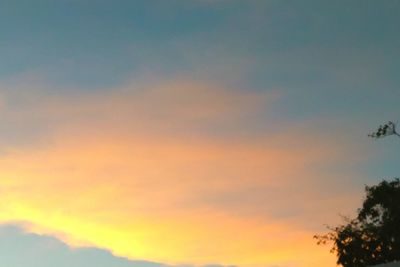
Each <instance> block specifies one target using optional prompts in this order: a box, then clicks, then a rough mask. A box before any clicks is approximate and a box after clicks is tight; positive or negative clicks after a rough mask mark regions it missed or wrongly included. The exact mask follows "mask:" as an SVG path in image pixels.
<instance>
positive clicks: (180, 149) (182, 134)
mask: <svg viewBox="0 0 400 267" xmlns="http://www.w3.org/2000/svg"><path fill="white" fill-rule="evenodd" d="M23 86H28V87H29V86H32V85H23ZM28 87H25V88H28ZM38 87H39V86H38ZM22 88H24V87H22ZM4 91H6V90H4ZM26 91H27V90H26ZM29 91H30V92H32V90H29ZM15 92H16V90H13V93H12V92H11V90H9V93H6V94H5V96H4V99H5V100H4V105H3V110H2V117H3V119H4V121H6V122H7V123H9V124H10V125H11V124H12V123H15V124H17V125H11V127H17V129H20V130H21V131H23V133H24V134H23V135H21V137H20V138H23V136H24V135H27V136H28V135H29V134H30V132H31V131H33V132H34V131H35V128H36V127H38V126H37V125H40V127H39V128H41V129H43V125H46V127H45V128H44V129H46V130H45V131H42V132H39V133H37V139H31V141H30V142H32V143H33V144H35V145H27V144H25V145H18V146H16V145H12V143H11V145H5V147H4V153H3V155H2V157H1V158H0V168H1V169H2V172H1V174H0V190H1V196H0V199H1V202H2V203H3V204H2V205H1V207H0V210H1V215H0V220H1V221H2V222H4V223H9V222H21V223H23V225H25V228H26V229H27V230H29V231H32V232H35V233H42V234H43V233H45V234H53V235H55V236H57V237H59V238H61V239H62V240H64V241H65V242H67V243H68V244H70V245H72V246H96V247H100V248H105V249H108V250H110V251H112V252H113V253H114V254H116V255H119V256H124V257H128V258H130V259H145V260H150V261H156V262H165V263H169V264H180V263H185V262H186V263H190V264H203V265H204V264H207V263H212V262H216V263H220V264H236V265H240V266H265V264H266V263H267V264H278V265H279V264H280V263H282V262H294V263H293V264H291V266H313V264H314V263H316V262H318V264H320V263H322V262H324V263H326V266H328V265H329V263H331V262H332V258H331V256H330V255H329V254H328V253H322V252H321V248H319V247H316V246H315V244H314V242H313V240H312V234H313V232H312V231H314V230H315V229H319V227H318V226H317V225H322V224H323V223H324V222H325V221H322V218H323V216H324V215H327V214H329V213H332V210H333V209H337V208H338V207H340V206H342V205H344V203H346V202H347V201H348V200H349V198H346V197H343V195H338V196H336V197H335V196H334V194H335V193H338V192H340V191H341V190H342V189H340V188H339V185H338V184H335V183H334V182H332V181H330V182H329V181H326V180H325V179H330V178H331V176H329V175H328V176H326V175H325V176H322V175H321V173H322V172H324V170H326V168H329V167H331V166H333V165H335V164H338V163H341V164H346V162H349V161H352V154H351V153H350V154H348V155H345V154H346V153H348V152H349V151H350V149H351V148H350V147H349V148H346V149H344V148H343V147H338V146H337V145H336V144H335V143H334V142H333V138H332V137H328V136H326V137H325V138H322V136H321V135H322V134H326V133H321V132H320V131H319V130H318V129H317V128H315V127H312V126H311V129H306V128H307V127H296V126H295V125H291V130H288V129H289V128H290V127H289V126H288V125H285V123H282V122H279V121H275V120H274V118H273V117H272V116H271V117H269V116H268V112H269V111H273V109H274V107H275V106H276V105H277V104H278V103H279V97H278V96H277V95H276V94H275V93H259V92H252V91H240V90H237V89H235V88H230V87H225V86H221V85H217V84H208V83H201V82H195V81H180V80H176V81H160V82H151V83H128V84H127V85H125V86H121V87H119V88H110V90H105V91H103V92H102V93H99V92H97V93H96V94H92V93H90V92H86V93H82V92H79V93H77V92H72V93H68V92H65V94H64V95H60V94H57V95H51V90H48V89H45V88H44V89H37V90H36V92H35V93H31V94H22V93H21V92H24V90H21V91H20V92H19V93H15ZM16 107H18V108H16ZM272 124H276V125H277V127H273V126H272ZM293 127H295V129H296V130H293ZM43 138H45V142H40V140H43ZM326 138H329V139H326ZM350 174H351V175H353V174H354V173H353V172H351V171H348V172H345V177H346V175H347V176H348V175H350ZM321 177H324V178H321ZM321 179H324V180H323V181H321ZM327 185H328V186H330V187H331V190H332V194H331V195H330V197H329V198H321V194H327V193H326V192H325V193H323V192H321V186H327ZM335 188H336V189H335ZM349 190H351V189H349ZM328 194H329V193H328ZM322 199H324V200H322ZM327 209H329V212H327ZM316 214H318V215H317V216H316ZM329 216H331V215H329ZM310 219H314V221H313V223H311V226H310V225H309V224H310V222H309V220H310ZM310 228H311V229H312V230H310ZM324 251H325V250H324ZM314 265H315V264H314Z"/></svg>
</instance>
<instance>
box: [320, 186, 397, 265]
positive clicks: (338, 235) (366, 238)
mask: <svg viewBox="0 0 400 267" xmlns="http://www.w3.org/2000/svg"><path fill="white" fill-rule="evenodd" d="M365 191H366V198H365V200H364V202H363V206H362V208H361V209H359V210H358V215H357V217H356V218H355V219H352V220H351V219H348V218H345V224H344V225H339V226H336V227H328V229H329V230H330V232H328V233H327V234H325V235H316V236H314V238H316V239H317V240H318V242H317V243H318V244H327V243H333V247H332V249H331V252H333V253H336V255H337V264H341V265H343V266H344V267H365V266H371V265H376V264H381V263H387V262H393V261H400V180H399V179H398V178H396V179H394V180H393V181H385V180H384V181H382V182H381V183H379V184H378V185H375V186H371V187H368V186H366V187H365Z"/></svg>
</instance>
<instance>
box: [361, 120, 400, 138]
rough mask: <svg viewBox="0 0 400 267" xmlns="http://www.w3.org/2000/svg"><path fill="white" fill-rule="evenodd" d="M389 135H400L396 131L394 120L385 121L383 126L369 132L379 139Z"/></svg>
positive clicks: (370, 135) (371, 135)
mask: <svg viewBox="0 0 400 267" xmlns="http://www.w3.org/2000/svg"><path fill="white" fill-rule="evenodd" d="M389 135H397V136H399V137H400V134H398V133H397V132H396V124H395V123H394V122H392V121H389V122H388V123H385V124H384V125H383V126H382V125H381V126H379V128H378V130H376V131H375V132H373V133H371V134H369V135H368V136H369V137H372V138H376V139H378V138H382V137H386V136H389Z"/></svg>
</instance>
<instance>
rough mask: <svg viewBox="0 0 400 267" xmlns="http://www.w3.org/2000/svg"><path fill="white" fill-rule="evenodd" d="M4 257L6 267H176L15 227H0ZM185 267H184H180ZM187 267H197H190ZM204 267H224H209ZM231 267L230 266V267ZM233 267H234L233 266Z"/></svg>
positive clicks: (1, 254) (211, 266) (209, 266)
mask: <svg viewBox="0 0 400 267" xmlns="http://www.w3.org/2000/svg"><path fill="white" fill-rule="evenodd" d="M0 256H1V259H2V262H3V264H6V265H7V266H13V267H26V266H32V267H53V266H60V267H63V266H66V267H67V266H74V267H87V266H93V265H95V266H98V267H172V266H171V265H165V264H161V263H154V262H146V261H130V260H127V259H124V258H120V257H116V256H113V255H112V254H111V253H109V252H108V251H106V250H100V249H97V248H92V247H88V248H70V247H68V246H67V245H66V244H65V243H62V242H61V241H60V240H58V239H56V238H54V237H51V236H45V235H37V234H31V233H26V232H24V231H23V230H22V229H21V228H19V227H17V226H11V225H3V226H1V227H0ZM179 267H183V266H179ZM186 267H193V266H192V265H191V266H190V265H187V266H186ZM204 267H223V266H221V265H207V266H204ZM227 267H229V266H227ZM231 267H233V266H231Z"/></svg>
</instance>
